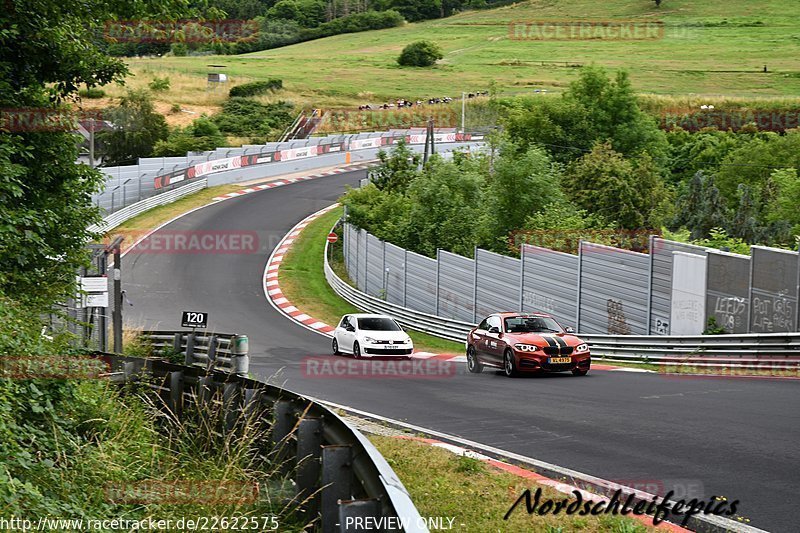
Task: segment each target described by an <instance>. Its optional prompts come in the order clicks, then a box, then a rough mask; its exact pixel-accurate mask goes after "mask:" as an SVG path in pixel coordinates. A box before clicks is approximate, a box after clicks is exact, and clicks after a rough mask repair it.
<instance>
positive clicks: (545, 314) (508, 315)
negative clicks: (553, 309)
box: [489, 312, 553, 318]
mask: <svg viewBox="0 0 800 533" xmlns="http://www.w3.org/2000/svg"><path fill="white" fill-rule="evenodd" d="M495 315H497V316H499V317H501V318H511V317H515V316H541V317H547V318H553V317H551V316H550V315H548V314H547V313H538V312H536V313H511V312H505V313H495ZM489 316H492V315H489Z"/></svg>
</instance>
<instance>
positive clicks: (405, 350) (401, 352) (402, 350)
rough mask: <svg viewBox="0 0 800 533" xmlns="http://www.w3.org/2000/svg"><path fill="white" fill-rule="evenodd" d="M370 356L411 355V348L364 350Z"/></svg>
mask: <svg viewBox="0 0 800 533" xmlns="http://www.w3.org/2000/svg"><path fill="white" fill-rule="evenodd" d="M364 353H366V354H370V355H411V348H399V347H398V348H364Z"/></svg>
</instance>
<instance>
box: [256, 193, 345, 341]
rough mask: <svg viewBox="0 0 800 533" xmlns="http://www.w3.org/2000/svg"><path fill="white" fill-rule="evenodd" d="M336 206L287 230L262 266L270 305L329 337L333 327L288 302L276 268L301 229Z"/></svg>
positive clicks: (320, 211)
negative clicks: (265, 263)
mask: <svg viewBox="0 0 800 533" xmlns="http://www.w3.org/2000/svg"><path fill="white" fill-rule="evenodd" d="M337 207H339V204H333V205H329V206H328V207H326V208H324V209H320V210H319V211H317V212H316V213H313V214H311V215H309V216H307V217H306V218H304V219H303V220H301V221H300V222H298V223H297V224H296V225H295V226H294V227H293V228H292V229H291V230H289V233H287V234H286V235H284V237H283V239H281V241H280V242H279V243H278V246H276V247H275V249H274V250H273V251H272V253H271V254H270V256H269V259H267V265H266V266H265V267H264V296H266V297H267V301H268V302H269V303H270V304H271V305H272V307H274V308H275V309H277V310H278V311H279V312H281V313H283V314H284V315H286V316H287V317H288V318H289V319H290V320H292V321H294V322H297V323H298V324H300V325H301V326H303V327H305V328H307V329H310V330H311V331H316V332H317V333H321V334H323V335H326V336H329V337H330V334H331V333H332V332H333V330H334V329H335V328H333V327H331V326H329V325H328V324H326V323H325V322H323V321H321V320H317V319H316V318H314V317H311V316H309V315H307V314H306V313H304V312H302V311H300V310H299V309H298V308H297V307H295V306H294V305H292V302H290V301H289V299H288V298H286V296H284V295H283V291H281V287H280V285H279V283H278V269H279V268H280V266H281V263H282V262H283V258H284V257H285V256H286V253H287V252H288V251H289V248H291V247H292V244H293V243H294V241H295V240H296V239H297V237H299V236H300V233H302V231H303V229H304V228H305V227H306V226H308V224H309V223H310V222H311V221H312V220H315V219H317V218H319V217H321V216H322V215H324V214H325V213H327V212H329V211H331V210H332V209H336V208H337Z"/></svg>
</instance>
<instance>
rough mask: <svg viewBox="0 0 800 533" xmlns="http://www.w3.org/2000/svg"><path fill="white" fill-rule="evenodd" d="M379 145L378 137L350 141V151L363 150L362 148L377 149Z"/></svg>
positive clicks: (379, 139)
mask: <svg viewBox="0 0 800 533" xmlns="http://www.w3.org/2000/svg"><path fill="white" fill-rule="evenodd" d="M380 145H381V138H380V137H372V138H371V139H356V140H354V141H350V150H363V149H364V148H378V147H380Z"/></svg>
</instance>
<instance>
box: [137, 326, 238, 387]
mask: <svg viewBox="0 0 800 533" xmlns="http://www.w3.org/2000/svg"><path fill="white" fill-rule="evenodd" d="M141 337H142V338H143V339H144V340H145V341H147V343H148V344H149V345H150V346H152V347H153V349H154V350H156V351H157V352H160V353H162V354H165V353H172V354H176V355H182V356H183V358H184V364H185V365H187V366H193V365H196V364H199V365H203V366H204V367H206V368H214V369H217V370H223V371H226V372H232V373H234V374H236V375H238V376H244V377H246V376H247V374H248V372H249V370H250V356H249V355H248V339H247V337H246V336H244V335H235V334H234V335H231V334H225V333H206V332H201V333H197V332H194V331H192V332H185V331H183V332H181V331H176V332H173V331H145V332H143V333H142V334H141Z"/></svg>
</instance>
